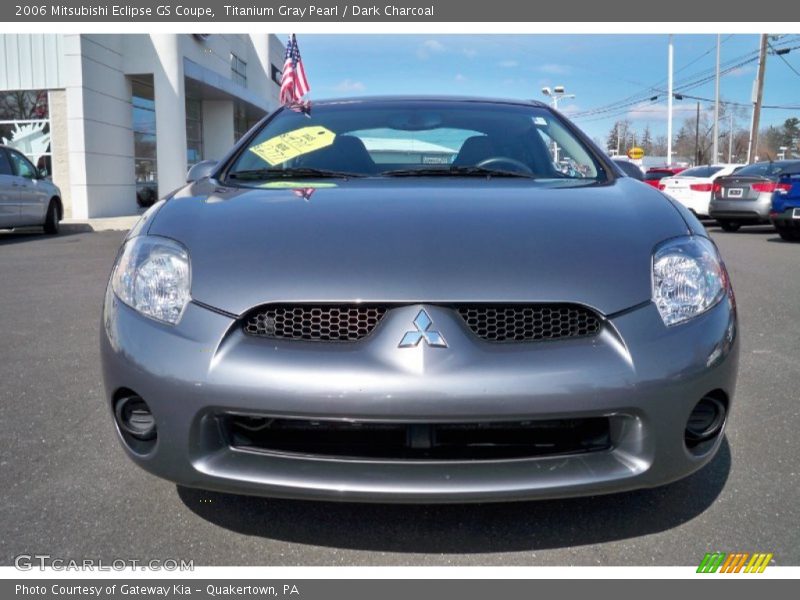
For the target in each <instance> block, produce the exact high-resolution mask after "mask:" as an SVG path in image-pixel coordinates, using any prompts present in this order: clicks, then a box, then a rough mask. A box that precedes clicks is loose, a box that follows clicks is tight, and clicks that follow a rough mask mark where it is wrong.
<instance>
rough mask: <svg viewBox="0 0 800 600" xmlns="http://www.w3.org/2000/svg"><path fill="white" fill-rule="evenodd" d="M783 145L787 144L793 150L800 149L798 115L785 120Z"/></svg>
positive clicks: (799, 122) (799, 120)
mask: <svg viewBox="0 0 800 600" xmlns="http://www.w3.org/2000/svg"><path fill="white" fill-rule="evenodd" d="M781 146H786V147H787V148H789V149H790V150H792V151H795V150H798V149H800V119H798V118H797V117H790V118H788V119H786V121H784V122H783V132H782V136H781ZM787 158H788V153H787Z"/></svg>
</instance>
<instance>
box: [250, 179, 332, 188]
mask: <svg viewBox="0 0 800 600" xmlns="http://www.w3.org/2000/svg"><path fill="white" fill-rule="evenodd" d="M258 187H261V188H267V189H270V190H294V189H299V188H313V189H315V190H318V189H320V188H335V187H336V184H335V183H330V182H327V181H326V182H323V183H319V182H316V181H283V180H281V181H268V182H267V183H262V184H261V185H260V186H258Z"/></svg>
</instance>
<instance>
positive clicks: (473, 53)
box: [461, 48, 478, 58]
mask: <svg viewBox="0 0 800 600" xmlns="http://www.w3.org/2000/svg"><path fill="white" fill-rule="evenodd" d="M461 54H463V55H464V56H466V57H467V58H475V57H476V56H478V51H477V50H473V49H472V48H464V49H463V50H461Z"/></svg>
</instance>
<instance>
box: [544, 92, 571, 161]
mask: <svg viewBox="0 0 800 600" xmlns="http://www.w3.org/2000/svg"><path fill="white" fill-rule="evenodd" d="M542 93H543V94H544V95H545V96H547V97H548V98H550V101H551V103H552V106H553V108H554V109H555V110H558V101H559V100H561V99H562V98H574V97H575V94H567V93H566V91H564V86H563V85H557V86H555V87H553V89H550V88H549V87H543V88H542ZM558 160H559V158H558V142H556V141H555V140H553V162H555V163H556V164H558Z"/></svg>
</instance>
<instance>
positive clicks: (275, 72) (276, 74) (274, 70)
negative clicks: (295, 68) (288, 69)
mask: <svg viewBox="0 0 800 600" xmlns="http://www.w3.org/2000/svg"><path fill="white" fill-rule="evenodd" d="M269 66H270V77H271V78H272V81H274V82H275V83H276V84H278V85H280V84H281V78H283V71H281V70H280V69H279V68H278V67H276V66H275V65H273V64H272V63H270V65H269Z"/></svg>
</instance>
